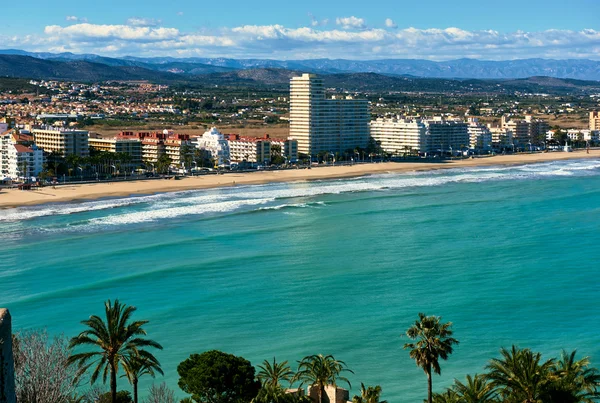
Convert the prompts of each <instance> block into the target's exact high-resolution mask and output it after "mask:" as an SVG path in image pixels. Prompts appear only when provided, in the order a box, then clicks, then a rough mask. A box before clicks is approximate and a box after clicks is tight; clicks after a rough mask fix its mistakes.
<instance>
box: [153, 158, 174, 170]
mask: <svg viewBox="0 0 600 403" xmlns="http://www.w3.org/2000/svg"><path fill="white" fill-rule="evenodd" d="M172 162H173V160H171V158H170V157H169V156H168V155H167V154H163V155H161V156H160V157H158V160H157V161H156V170H157V171H158V172H159V173H162V174H164V173H167V172H168V171H169V167H170V166H171V163H172Z"/></svg>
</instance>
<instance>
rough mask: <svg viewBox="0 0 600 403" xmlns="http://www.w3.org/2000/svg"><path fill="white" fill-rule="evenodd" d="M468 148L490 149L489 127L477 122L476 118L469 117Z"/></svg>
mask: <svg viewBox="0 0 600 403" xmlns="http://www.w3.org/2000/svg"><path fill="white" fill-rule="evenodd" d="M467 121H468V123H469V126H468V127H467V130H468V131H469V148H471V149H474V150H479V151H489V150H491V149H492V132H491V131H490V129H489V128H488V127H487V126H486V125H484V124H481V123H479V120H478V119H477V118H473V117H471V118H469V119H468V120H467Z"/></svg>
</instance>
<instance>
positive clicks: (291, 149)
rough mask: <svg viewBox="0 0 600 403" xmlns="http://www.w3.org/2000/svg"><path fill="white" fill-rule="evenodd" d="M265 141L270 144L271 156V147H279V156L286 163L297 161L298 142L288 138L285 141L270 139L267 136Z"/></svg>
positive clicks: (266, 135)
mask: <svg viewBox="0 0 600 403" xmlns="http://www.w3.org/2000/svg"><path fill="white" fill-rule="evenodd" d="M264 139H265V140H268V141H270V142H271V154H273V146H277V147H279V150H280V152H281V156H282V157H283V158H285V159H286V161H287V162H297V161H298V140H296V139H294V138H291V137H288V138H287V139H272V138H270V136H269V135H268V134H265V137H264Z"/></svg>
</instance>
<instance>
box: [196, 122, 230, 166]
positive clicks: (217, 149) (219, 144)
mask: <svg viewBox="0 0 600 403" xmlns="http://www.w3.org/2000/svg"><path fill="white" fill-rule="evenodd" d="M191 141H192V145H193V146H194V147H196V148H198V149H200V150H206V151H207V152H209V153H210V158H212V159H213V160H214V161H215V164H217V165H218V166H220V167H222V166H226V165H229V162H230V158H231V156H230V153H229V142H228V141H227V139H226V138H225V136H223V134H221V133H220V132H219V131H218V130H217V128H216V127H213V128H211V129H210V130H208V131H206V132H204V134H202V136H198V137H192V139H191Z"/></svg>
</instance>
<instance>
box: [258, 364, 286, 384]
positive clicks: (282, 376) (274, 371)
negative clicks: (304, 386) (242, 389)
mask: <svg viewBox="0 0 600 403" xmlns="http://www.w3.org/2000/svg"><path fill="white" fill-rule="evenodd" d="M258 368H259V369H260V371H259V372H258V374H256V377H257V378H258V380H259V381H260V382H261V383H262V384H263V386H264V385H267V384H268V385H271V386H277V385H280V384H281V381H288V382H290V381H291V380H292V377H293V376H294V372H293V371H292V369H291V368H290V366H289V365H288V362H287V361H283V362H280V363H278V362H277V361H275V357H273V364H272V365H271V363H270V362H269V361H267V360H264V361H263V363H262V365H259V366H258Z"/></svg>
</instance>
